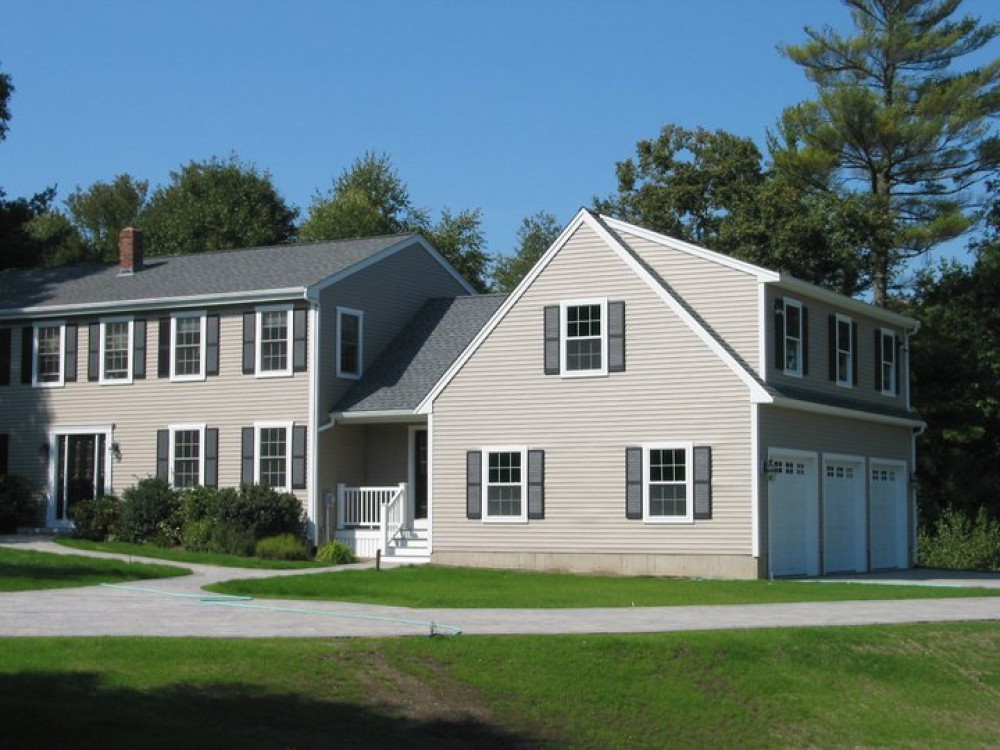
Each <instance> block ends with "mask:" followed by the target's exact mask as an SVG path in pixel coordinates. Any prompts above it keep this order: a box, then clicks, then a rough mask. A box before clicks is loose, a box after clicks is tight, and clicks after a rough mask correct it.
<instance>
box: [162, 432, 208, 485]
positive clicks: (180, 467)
mask: <svg viewBox="0 0 1000 750" xmlns="http://www.w3.org/2000/svg"><path fill="white" fill-rule="evenodd" d="M169 429H170V483H171V485H173V486H174V487H176V488H178V489H180V488H182V487H193V486H194V485H196V484H199V485H200V484H204V483H205V425H203V424H197V425H171V426H170V428H169Z"/></svg>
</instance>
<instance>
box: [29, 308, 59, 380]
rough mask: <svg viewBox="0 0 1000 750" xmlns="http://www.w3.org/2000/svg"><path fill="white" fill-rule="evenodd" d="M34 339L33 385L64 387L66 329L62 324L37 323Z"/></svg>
mask: <svg viewBox="0 0 1000 750" xmlns="http://www.w3.org/2000/svg"><path fill="white" fill-rule="evenodd" d="M34 337H35V340H34V347H33V354H34V367H33V368H32V375H33V379H32V383H33V384H34V385H36V386H48V387H55V386H61V385H63V382H64V380H63V359H64V357H65V354H66V327H65V326H64V325H63V324H62V323H35V325H34Z"/></svg>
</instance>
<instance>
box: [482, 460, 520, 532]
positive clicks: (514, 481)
mask: <svg viewBox="0 0 1000 750" xmlns="http://www.w3.org/2000/svg"><path fill="white" fill-rule="evenodd" d="M526 454H527V451H526V450H525V449H524V448H520V447H501V448H484V449H483V458H484V461H483V484H482V486H483V490H484V495H485V497H484V501H485V502H484V503H483V506H484V513H483V519H484V520H487V521H526V520H527V518H528V515H527V502H526V491H525V484H526V483H525V480H526V478H527V455H526Z"/></svg>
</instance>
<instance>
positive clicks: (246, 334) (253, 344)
mask: <svg viewBox="0 0 1000 750" xmlns="http://www.w3.org/2000/svg"><path fill="white" fill-rule="evenodd" d="M256 360H257V313H252V312H248V313H243V374H244V375H253V373H254V370H256V369H257V363H256Z"/></svg>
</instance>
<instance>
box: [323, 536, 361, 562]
mask: <svg viewBox="0 0 1000 750" xmlns="http://www.w3.org/2000/svg"><path fill="white" fill-rule="evenodd" d="M316 559H317V560H318V561H319V562H324V563H329V564H330V565H347V564H349V563H353V562H357V561H358V558H356V557H355V556H354V553H353V552H352V551H351V548H350V547H348V546H347V545H346V544H344V543H343V542H337V541H333V542H327V543H326V544H324V545H323V546H322V547H320V548H319V549H318V550H316Z"/></svg>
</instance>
